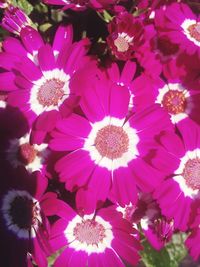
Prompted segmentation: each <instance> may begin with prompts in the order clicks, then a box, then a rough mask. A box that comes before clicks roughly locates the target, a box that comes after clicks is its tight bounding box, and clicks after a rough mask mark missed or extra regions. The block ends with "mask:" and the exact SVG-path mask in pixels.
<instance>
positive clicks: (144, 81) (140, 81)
mask: <svg viewBox="0 0 200 267" xmlns="http://www.w3.org/2000/svg"><path fill="white" fill-rule="evenodd" d="M169 66H170V67H171V68H170V69H169V70H168V79H165V80H162V79H160V78H159V77H158V76H157V77H156V76H155V77H151V76H150V75H149V73H143V74H141V75H140V76H139V77H138V78H136V79H135V80H134V81H133V87H134V88H135V90H136V91H140V92H142V93H143V95H146V96H148V98H147V99H148V102H149V105H150V103H157V104H159V105H160V106H161V107H162V108H163V109H165V110H166V111H167V112H168V113H169V115H170V117H171V121H172V123H173V124H177V123H179V122H180V121H181V120H183V119H185V118H188V117H189V118H191V119H192V120H194V121H195V122H197V123H199V124H200V118H199V113H200V106H199V100H200V90H199V89H198V88H197V87H198V82H197V81H195V82H191V80H190V79H189V77H187V79H188V81H189V82H184V81H183V80H182V79H180V76H181V74H180V73H181V68H179V67H177V66H176V63H175V64H170V65H169ZM191 77H192V76H191Z"/></svg>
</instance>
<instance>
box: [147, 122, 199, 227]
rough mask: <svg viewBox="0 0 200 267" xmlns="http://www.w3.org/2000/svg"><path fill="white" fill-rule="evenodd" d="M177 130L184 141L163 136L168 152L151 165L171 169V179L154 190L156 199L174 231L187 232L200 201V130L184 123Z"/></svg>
mask: <svg viewBox="0 0 200 267" xmlns="http://www.w3.org/2000/svg"><path fill="white" fill-rule="evenodd" d="M178 129H179V131H180V133H181V135H182V140H183V141H181V140H180V138H178V137H177V136H176V135H163V136H162V137H161V139H160V142H161V144H162V145H163V147H164V149H165V150H163V151H162V152H161V151H160V153H159V154H158V155H157V156H156V157H155V159H153V161H152V163H153V165H154V166H156V165H157V166H158V168H159V169H160V170H161V169H165V168H168V169H169V176H168V178H167V179H166V180H165V181H164V182H163V183H162V184H161V186H159V187H158V188H157V189H156V190H155V193H154V197H155V198H156V199H157V201H158V203H159V205H160V208H161V210H162V213H163V214H164V215H165V216H166V217H167V218H168V219H169V220H170V219H173V220H174V227H175V228H178V229H180V230H183V231H185V230H186V229H188V227H189V220H190V216H191V215H192V214H191V211H192V205H194V204H195V203H196V201H198V199H199V198H200V180H199V177H200V143H199V136H200V128H199V126H198V125H197V124H195V123H194V122H192V121H191V120H190V119H185V120H183V121H182V122H180V123H179V124H178ZM166 151H167V152H168V156H167V154H166ZM170 158H171V159H170ZM164 162H165V163H164ZM158 163H159V165H158ZM163 163H164V164H163ZM170 171H171V173H170Z"/></svg>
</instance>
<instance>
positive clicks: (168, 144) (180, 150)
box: [160, 132, 185, 158]
mask: <svg viewBox="0 0 200 267" xmlns="http://www.w3.org/2000/svg"><path fill="white" fill-rule="evenodd" d="M160 143H161V144H162V146H163V147H164V148H165V149H166V150H167V151H168V152H169V153H171V154H173V155H174V156H176V157H177V158H182V157H183V156H184V154H185V148H184V145H183V142H182V140H181V139H180V138H179V137H178V136H177V135H176V134H175V133H174V132H165V133H164V134H163V135H162V136H161V137H160Z"/></svg>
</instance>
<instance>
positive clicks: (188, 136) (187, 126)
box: [177, 118, 200, 151]
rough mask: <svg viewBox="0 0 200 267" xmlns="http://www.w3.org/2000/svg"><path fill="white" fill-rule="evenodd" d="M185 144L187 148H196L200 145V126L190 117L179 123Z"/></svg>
mask: <svg viewBox="0 0 200 267" xmlns="http://www.w3.org/2000/svg"><path fill="white" fill-rule="evenodd" d="M177 127H178V129H179V131H180V133H181V135H182V137H183V143H184V145H185V150H186V151H187V150H191V151H192V150H194V149H196V148H197V147H200V127H199V126H198V125H197V124H196V123H195V122H193V121H192V120H190V119H189V118H187V119H185V120H182V121H181V122H179V123H178V125H177Z"/></svg>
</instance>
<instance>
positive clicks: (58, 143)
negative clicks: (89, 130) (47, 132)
mask: <svg viewBox="0 0 200 267" xmlns="http://www.w3.org/2000/svg"><path fill="white" fill-rule="evenodd" d="M52 136H53V137H54V139H53V140H51V141H50V143H49V146H50V148H51V149H52V150H54V151H72V150H76V149H79V148H82V147H83V146H84V139H81V138H77V137H74V136H71V135H66V134H62V133H59V132H56V131H54V132H52Z"/></svg>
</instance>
